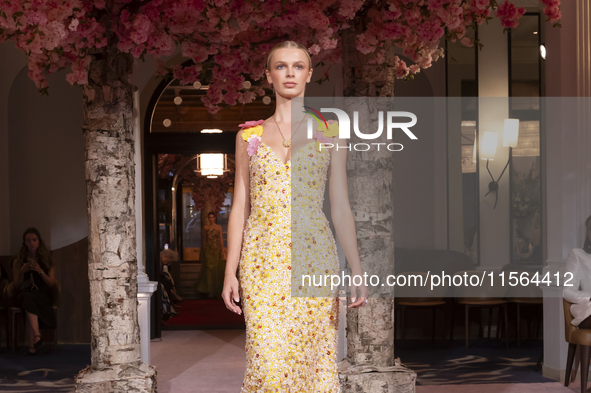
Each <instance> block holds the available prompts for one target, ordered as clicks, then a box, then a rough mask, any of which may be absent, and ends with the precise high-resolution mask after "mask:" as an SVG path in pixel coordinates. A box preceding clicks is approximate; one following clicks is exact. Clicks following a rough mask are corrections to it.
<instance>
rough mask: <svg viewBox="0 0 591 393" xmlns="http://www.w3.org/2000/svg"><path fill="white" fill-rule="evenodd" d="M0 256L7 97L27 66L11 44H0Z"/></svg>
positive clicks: (4, 243)
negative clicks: (16, 79) (13, 83)
mask: <svg viewBox="0 0 591 393" xmlns="http://www.w3.org/2000/svg"><path fill="white" fill-rule="evenodd" d="M0 59H2V61H0V255H8V254H10V253H11V250H10V195H9V191H10V184H9V180H8V179H9V163H8V152H9V149H8V95H9V92H10V86H11V85H12V81H13V80H14V78H15V77H16V75H18V73H19V72H20V71H21V70H22V69H23V67H25V66H26V65H27V60H26V57H25V55H24V54H23V53H21V51H19V50H18V49H16V48H15V47H14V44H12V43H11V42H3V43H1V44H0Z"/></svg>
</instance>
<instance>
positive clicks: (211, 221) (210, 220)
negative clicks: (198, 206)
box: [208, 214, 215, 224]
mask: <svg viewBox="0 0 591 393" xmlns="http://www.w3.org/2000/svg"><path fill="white" fill-rule="evenodd" d="M208 218H209V223H210V224H213V223H215V216H214V215H213V214H211V215H209V216H208Z"/></svg>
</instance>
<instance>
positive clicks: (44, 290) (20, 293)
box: [14, 271, 56, 328]
mask: <svg viewBox="0 0 591 393" xmlns="http://www.w3.org/2000/svg"><path fill="white" fill-rule="evenodd" d="M45 273H46V274H47V273H48V272H45ZM31 277H33V282H34V284H35V286H33V285H32V283H31ZM36 288H37V289H36ZM14 300H15V304H16V306H17V307H20V308H21V309H22V310H23V311H28V312H29V313H31V314H35V315H37V316H38V317H39V327H42V328H43V327H50V328H52V327H55V326H56V320H55V311H54V310H53V302H52V290H51V288H50V287H49V286H48V285H47V284H46V283H45V281H44V280H43V278H42V277H41V275H40V274H39V273H37V272H35V271H28V272H26V273H25V274H24V277H23V282H22V283H21V288H20V289H17V292H16V295H15V299H14Z"/></svg>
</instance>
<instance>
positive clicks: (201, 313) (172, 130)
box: [143, 78, 274, 337]
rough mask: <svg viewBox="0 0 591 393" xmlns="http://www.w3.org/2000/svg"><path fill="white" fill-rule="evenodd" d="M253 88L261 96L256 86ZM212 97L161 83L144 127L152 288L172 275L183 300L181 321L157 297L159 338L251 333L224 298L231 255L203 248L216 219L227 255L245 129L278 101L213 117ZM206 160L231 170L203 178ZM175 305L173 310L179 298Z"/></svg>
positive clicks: (199, 89) (198, 88)
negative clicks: (182, 332)
mask: <svg viewBox="0 0 591 393" xmlns="http://www.w3.org/2000/svg"><path fill="white" fill-rule="evenodd" d="M251 86H252V87H249V88H254V89H258V88H259V86H255V84H254V83H252V82H251ZM207 89H208V86H207V85H200V84H199V83H195V84H193V85H182V84H180V83H179V81H178V80H176V79H172V78H170V79H167V80H164V81H162V82H161V83H160V85H159V86H158V88H157V89H156V91H155V92H154V94H153V95H152V98H151V100H150V103H149V106H148V110H147V112H146V118H145V121H144V125H145V126H144V138H143V140H144V146H143V152H144V189H145V195H144V198H145V241H146V272H147V274H148V275H149V276H150V279H151V280H154V281H158V282H164V284H166V278H167V274H166V272H165V271H166V270H168V273H169V274H170V278H172V280H173V281H174V286H175V287H176V292H175V293H176V294H178V295H179V297H180V298H182V299H183V300H182V302H180V301H179V302H177V304H179V305H180V307H177V308H176V309H174V313H172V314H169V313H168V312H166V311H168V309H165V311H164V312H163V308H162V305H163V304H164V305H166V302H167V300H166V298H163V297H162V294H163V290H162V289H161V287H160V288H159V290H158V291H157V292H156V294H155V296H153V297H152V311H153V312H152V321H151V323H152V328H151V331H152V332H153V333H152V336H153V337H160V335H161V331H162V330H163V329H166V330H168V329H171V330H173V329H174V330H177V329H228V328H244V320H243V317H242V316H238V315H235V314H233V313H231V312H230V311H228V310H226V308H225V306H224V304H223V301H222V300H221V298H220V296H219V295H221V287H222V284H223V272H224V269H225V262H226V261H225V257H224V256H225V253H224V252H222V253H221V256H220V257H211V256H210V257H209V259H207V256H206V255H205V253H204V251H203V248H204V245H205V244H206V242H207V241H209V240H208V239H207V237H206V236H205V234H206V232H205V231H204V230H203V226H204V225H205V224H207V217H208V213H209V212H212V211H213V212H214V213H216V215H217V217H216V224H218V225H221V227H222V231H221V232H222V236H221V237H222V239H221V241H220V243H222V244H221V246H222V247H223V248H226V247H227V235H226V232H227V224H228V218H229V213H230V211H231V204H232V194H233V180H234V172H233V168H234V151H235V138H236V132H237V131H238V130H239V127H238V125H239V124H241V123H244V122H245V121H248V120H258V119H265V118H267V117H269V116H270V115H272V113H273V108H274V105H273V99H271V100H269V99H268V98H267V99H265V100H264V101H263V99H262V98H263V97H259V98H258V99H256V100H254V101H253V102H251V103H249V104H238V105H235V106H232V107H225V108H223V109H221V110H219V111H218V112H217V113H215V114H211V113H209V112H208V111H207V108H206V107H205V105H204V104H203V102H202V100H201V98H202V97H204V96H205V95H206V93H207ZM269 93H270V91H269ZM269 98H270V97H269ZM207 154H219V155H220V157H221V159H222V162H223V163H224V167H225V169H226V170H225V171H224V172H223V173H221V174H219V175H218V176H217V177H207V176H205V173H203V172H197V171H196V170H197V169H198V168H197V163H198V162H200V161H201V158H204V157H206V156H205V155H207ZM165 249H169V250H173V251H176V254H178V260H173V261H172V262H171V263H170V264H168V265H167V267H166V268H163V265H162V263H161V252H162V251H163V250H165ZM222 251H224V250H223V249H222ZM165 253H168V252H165ZM214 258H215V260H213V259H214ZM174 259H176V258H174ZM206 260H207V262H206ZM204 266H207V267H208V268H207V269H204ZM212 272H213V273H212ZM166 292H167V293H168V292H170V290H168V291H166ZM218 292H219V293H218ZM170 297H171V298H172V299H170V301H171V303H172V307H173V308H174V303H175V299H174V297H175V296H174V294H173V295H172V296H170ZM163 316H164V318H163Z"/></svg>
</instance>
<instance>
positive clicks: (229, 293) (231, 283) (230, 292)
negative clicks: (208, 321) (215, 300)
mask: <svg viewBox="0 0 591 393" xmlns="http://www.w3.org/2000/svg"><path fill="white" fill-rule="evenodd" d="M222 299H224V303H225V304H226V308H227V309H228V310H230V311H232V312H235V313H236V314H239V315H240V314H242V310H241V309H240V307H238V306H237V305H236V304H235V303H239V302H240V294H239V293H238V279H237V278H236V276H235V275H233V274H226V276H225V277H224V289H223V290H222Z"/></svg>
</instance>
